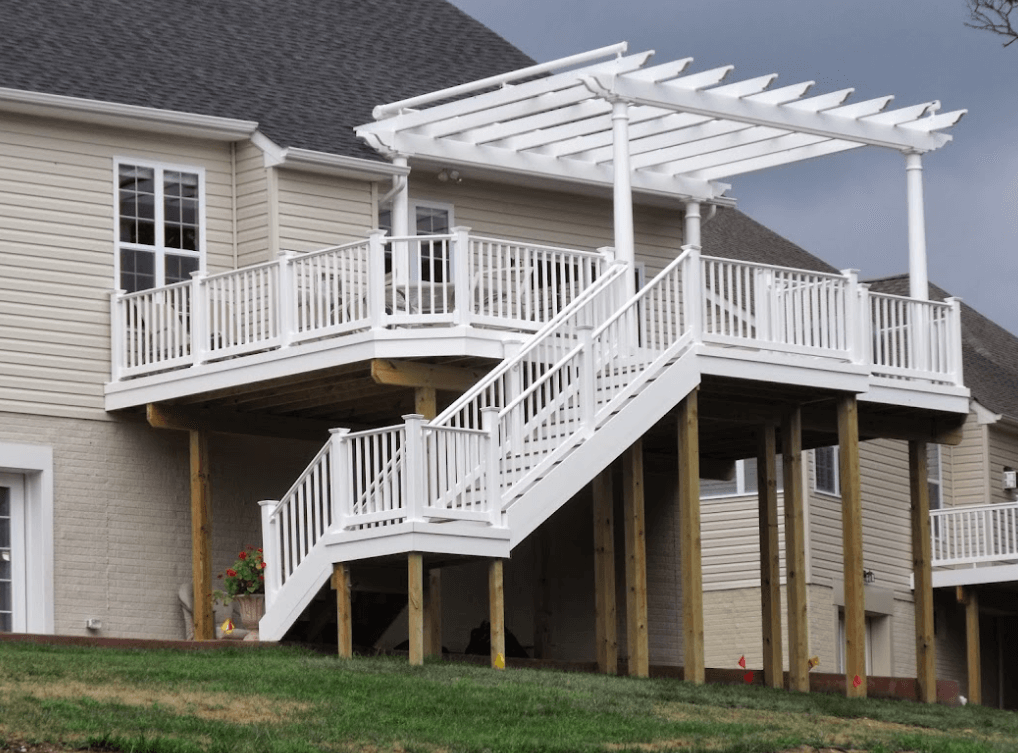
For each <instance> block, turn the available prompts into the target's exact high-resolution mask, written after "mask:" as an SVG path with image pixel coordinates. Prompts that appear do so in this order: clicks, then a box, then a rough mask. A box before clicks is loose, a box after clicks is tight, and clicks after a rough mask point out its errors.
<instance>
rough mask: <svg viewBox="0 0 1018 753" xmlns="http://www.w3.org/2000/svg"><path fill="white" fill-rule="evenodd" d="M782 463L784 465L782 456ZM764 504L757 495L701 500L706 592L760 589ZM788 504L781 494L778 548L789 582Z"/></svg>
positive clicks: (783, 570) (701, 531)
mask: <svg viewBox="0 0 1018 753" xmlns="http://www.w3.org/2000/svg"><path fill="white" fill-rule="evenodd" d="M778 462H779V463H780V462H781V459H780V457H779V458H778ZM759 507H760V503H759V501H758V498H757V496H756V494H755V493H754V494H752V495H742V496H733V497H716V498H713V499H703V500H701V501H700V537H701V547H702V556H703V587H704V590H705V591H718V590H724V589H728V588H750V587H755V588H759V586H760V525H759V512H758V511H759ZM784 514H785V513H784V504H783V500H782V497H781V495H780V494H779V495H778V547H779V550H780V552H781V560H780V565H781V573H782V577H781V582H782V583H784V582H785V578H784V572H785V523H784Z"/></svg>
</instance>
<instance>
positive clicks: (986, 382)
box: [869, 275, 1018, 420]
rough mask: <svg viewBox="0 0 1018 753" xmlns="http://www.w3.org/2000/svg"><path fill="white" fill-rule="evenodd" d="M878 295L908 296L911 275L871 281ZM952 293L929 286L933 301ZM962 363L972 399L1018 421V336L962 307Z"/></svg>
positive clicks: (872, 288) (966, 306)
mask: <svg viewBox="0 0 1018 753" xmlns="http://www.w3.org/2000/svg"><path fill="white" fill-rule="evenodd" d="M869 284H870V289H871V290H874V291H876V292H878V293H890V294H892V295H908V288H909V283H908V275H897V276H894V277H885V278H882V279H879V280H872V281H869ZM948 297H950V293H947V292H945V291H944V290H943V289H941V288H939V287H937V286H936V285H934V284H932V283H930V299H931V300H934V301H942V300H944V299H945V298H948ZM961 339H962V362H963V365H964V369H965V386H966V387H968V388H969V389H970V390H971V391H972V397H973V398H975V399H976V400H977V401H978V402H979V403H980V404H982V405H984V406H985V407H986V408H988V409H989V410H991V411H993V412H994V413H1002V414H1004V415H1005V416H1007V417H1008V418H1011V419H1015V420H1018V337H1015V336H1014V335H1012V334H1011V333H1010V332H1008V331H1007V330H1006V329H1004V328H1003V327H1001V326H1000V325H998V324H995V323H994V322H992V321H990V320H989V319H987V318H986V317H985V316H983V315H982V314H980V313H979V312H978V311H976V310H975V309H974V308H972V307H971V306H969V305H968V304H966V303H964V302H962V304H961Z"/></svg>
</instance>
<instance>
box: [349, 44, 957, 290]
mask: <svg viewBox="0 0 1018 753" xmlns="http://www.w3.org/2000/svg"><path fill="white" fill-rule="evenodd" d="M652 54H653V53H652V52H644V53H639V54H635V55H629V54H626V45H625V44H624V43H623V44H620V45H614V46H612V47H606V48H603V49H600V50H594V51H592V52H590V53H584V54H581V55H574V56H572V57H569V58H564V59H562V60H559V61H553V62H550V63H543V64H540V65H537V66H532V67H530V68H526V69H523V70H520V71H516V72H513V73H507V74H502V75H499V76H494V77H491V78H488V79H484V80H481V81H477V82H474V83H472V84H464V85H461V86H457V87H453V88H451V89H446V90H443V91H439V92H433V93H431V94H426V95H422V96H419V97H414V98H412V99H410V100H404V101H402V102H395V103H392V104H388V105H383V106H381V107H378V108H375V113H374V115H375V118H376V121H375V122H374V123H369V124H365V125H362V126H359V127H358V128H357V129H356V132H357V134H358V135H359V136H360V137H361V138H363V139H365V140H366V141H367V142H368V143H369V144H371V145H372V146H373V147H374V148H376V149H377V150H379V151H380V152H382V153H384V154H388V155H391V156H392V157H393V158H394V159H397V160H409V161H411V162H413V163H415V164H418V165H430V166H432V167H434V166H439V165H440V166H443V167H457V168H473V167H476V168H478V170H479V171H483V172H485V173H487V174H489V175H490V174H492V173H495V174H498V173H502V174H505V175H515V176H525V177H526V178H528V179H536V180H538V181H542V180H546V181H549V182H550V183H552V184H553V183H563V182H565V183H574V184H582V185H587V186H602V187H604V188H611V189H612V190H613V194H614V202H615V221H616V246H617V249H618V252H619V254H620V256H621V257H622V258H624V259H628V258H631V256H632V227H631V207H630V208H627V207H626V206H625V205H626V204H627V203H631V193H632V192H633V191H635V192H642V193H648V194H653V195H657V196H664V197H673V198H675V199H677V200H679V201H683V202H686V203H687V218H690V219H691V221H694V220H695V218H696V217H698V216H699V214H698V209H697V208H696V207H695V206H693V205H695V204H697V203H700V202H730V201H731V200H730V199H728V198H727V197H725V196H724V194H725V191H726V190H727V189H728V185H727V184H725V183H723V182H721V181H724V180H727V179H730V178H732V177H734V176H737V175H741V174H744V173H749V172H753V171H756V170H763V169H767V168H770V167H776V166H779V165H786V164H789V163H793V162H798V161H802V160H807V159H813V158H815V157H820V156H824V155H828V154H835V153H837V152H843V151H847V150H850V149H856V148H859V147H862V146H879V147H884V148H887V149H893V150H896V151H898V152H901V153H903V154H905V155H906V162H907V170H908V175H909V179H908V192H909V202H908V207H909V209H908V212H909V239H910V241H909V243H910V252H909V253H910V271H911V272H912V277H913V283H914V289H913V296H915V297H925V295H926V293H925V281H926V273H925V253H926V252H925V236H924V230H923V222H924V221H923V216H922V186H921V178H920V171H921V169H922V166H921V162H920V156H919V155H921V154H923V153H925V152H928V151H932V150H934V149H938V148H940V147H941V146H943V145H944V144H946V143H947V142H948V141H950V139H951V137H950V136H948V135H946V134H944V133H940V131H941V130H943V129H945V128H949V127H950V126H953V125H954V124H955V123H957V122H958V120H959V119H960V118H961V117H962V115H964V114H965V110H956V111H953V112H948V113H942V114H935V113H937V111H938V110H939V109H940V103H939V102H936V101H934V102H926V103H922V104H918V105H911V106H908V107H903V108H900V109H895V110H886V108H887V106H888V105H889V104H890V102H891V101H892V100H893V97H891V96H884V97H877V98H875V99H870V100H865V101H861V102H852V103H848V102H847V100H848V98H849V96H851V94H852V92H853V90H852V89H843V90H841V91H836V92H828V93H824V94H818V95H813V96H807V94H808V92H809V91H810V90H811V88H812V87H813V84H814V82H812V81H804V82H801V83H796V84H791V85H788V86H781V87H778V88H771V86H772V84H773V83H774V81H775V79H776V78H777V75H776V74H771V75H766V76H758V77H754V78H749V79H744V80H741V81H734V82H727V83H725V79H726V78H727V77H728V75H729V74H730V73H731V72H732V70H733V66H730V65H728V66H721V67H718V68H712V69H710V70H706V71H698V72H691V73H690V72H687V71H688V68H689V66H690V63H691V62H692V60H691V59H690V58H684V59H681V60H676V61H672V62H667V63H663V64H660V65H654V66H648V65H647V62H648V60H649V59H650V57H651V55H652ZM606 57H610V58H611V59H607V60H606V59H605V58H606ZM493 87H497V88H493ZM418 108H422V109H418ZM404 190H405V189H404ZM687 224H688V223H687ZM696 233H697V228H696V226H695V222H694V224H693V225H691V226H689V227H687V234H688V235H690V237H696Z"/></svg>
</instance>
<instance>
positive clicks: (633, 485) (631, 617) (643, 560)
mask: <svg viewBox="0 0 1018 753" xmlns="http://www.w3.org/2000/svg"><path fill="white" fill-rule="evenodd" d="M622 497H623V505H624V516H625V538H626V643H627V645H628V653H629V676H630V677H649V676H650V648H649V637H648V634H647V534H646V520H645V514H644V499H643V440H640V439H638V440H636V442H634V443H633V444H632V446H631V447H629V449H627V450H626V451H625V452H624V453H623V455H622Z"/></svg>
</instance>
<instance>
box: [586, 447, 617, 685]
mask: <svg viewBox="0 0 1018 753" xmlns="http://www.w3.org/2000/svg"><path fill="white" fill-rule="evenodd" d="M592 486H593V496H594V642H595V649H596V651H595V653H596V654H597V669H598V671H599V672H601V673H603V674H610V675H614V674H617V673H618V662H619V645H618V625H617V616H616V605H615V495H614V489H613V488H612V468H611V466H608V467H607V468H606V469H604V470H603V471H601V473H599V474H597V475H596V476H595V477H594V481H593V483H592Z"/></svg>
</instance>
